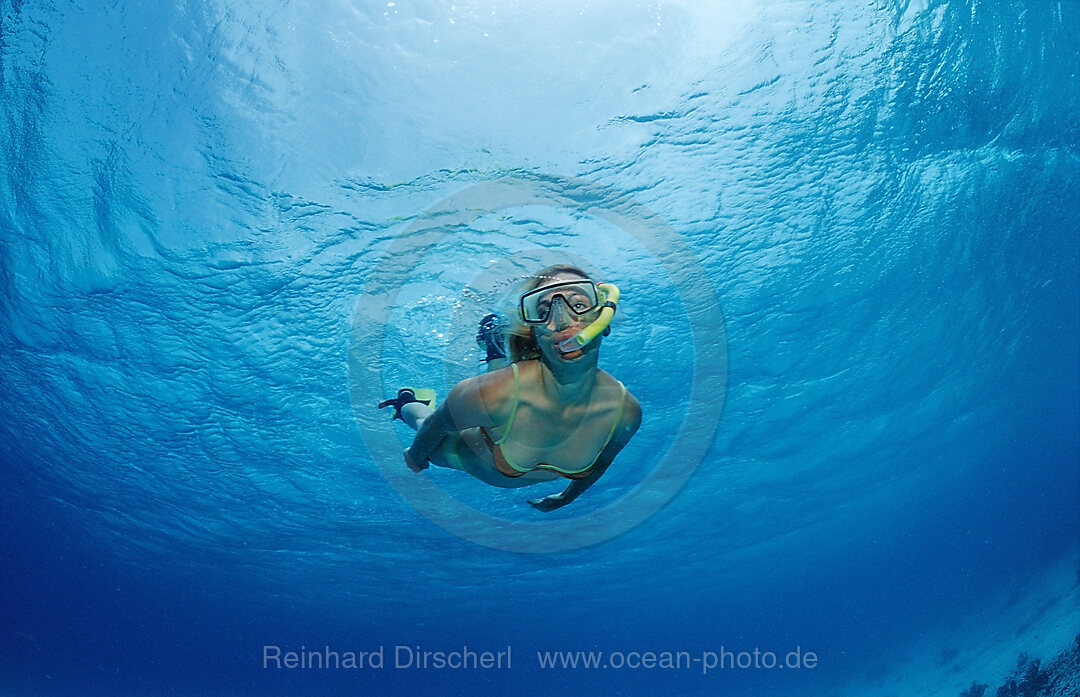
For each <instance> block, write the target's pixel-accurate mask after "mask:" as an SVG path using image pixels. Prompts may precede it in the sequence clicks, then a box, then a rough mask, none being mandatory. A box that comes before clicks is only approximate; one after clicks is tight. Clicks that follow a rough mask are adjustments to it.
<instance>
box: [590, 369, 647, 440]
mask: <svg viewBox="0 0 1080 697" xmlns="http://www.w3.org/2000/svg"><path fill="white" fill-rule="evenodd" d="M597 381H598V383H599V384H600V385H602V386H605V387H609V388H614V389H617V390H619V392H620V394H619V402H620V404H621V407H620V408H621V411H622V416H621V418H620V420H619V423H620V425H622V426H624V427H626V428H630V429H632V430H634V431H636V430H637V427H638V425H640V424H641V402H639V401H638V400H637V397H635V396H634V395H633V393H631V392H630V390H629V389H627V387H626V385H624V384H623V383H622V382H621V381H620V380H618V379H617V378H616V377H615V376H614V375H612V374H611V373H609V372H607V371H606V370H600V371H597Z"/></svg>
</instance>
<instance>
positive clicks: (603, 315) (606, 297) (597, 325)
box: [558, 283, 619, 353]
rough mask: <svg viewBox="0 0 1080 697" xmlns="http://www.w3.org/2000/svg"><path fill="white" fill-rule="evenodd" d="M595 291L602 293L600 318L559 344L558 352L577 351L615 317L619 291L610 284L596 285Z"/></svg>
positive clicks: (596, 335)
mask: <svg viewBox="0 0 1080 697" xmlns="http://www.w3.org/2000/svg"><path fill="white" fill-rule="evenodd" d="M596 287H597V289H599V290H600V292H601V293H603V296H602V297H601V304H600V307H601V310H600V316H599V317H598V318H597V319H596V321H595V322H593V323H592V324H590V325H589V326H587V327H585V328H584V329H582V330H581V331H580V332H578V333H577V334H575V335H573V336H571V337H568V338H566V339H563V340H562V341H560V342H559V344H558V347H559V350H560V351H562V352H563V353H570V352H572V351H577V350H578V349H580V348H581V347H583V346H585V344H587V343H589V342H590V341H592V340H593V339H595V338H596V337H598V336H600V334H601V332H603V331H604V330H605V329H607V327H608V325H609V324H611V318H612V317H614V316H615V305H616V304H618V302H619V289H618V288H616V287H615V286H614V285H612V284H611V283H597V284H596Z"/></svg>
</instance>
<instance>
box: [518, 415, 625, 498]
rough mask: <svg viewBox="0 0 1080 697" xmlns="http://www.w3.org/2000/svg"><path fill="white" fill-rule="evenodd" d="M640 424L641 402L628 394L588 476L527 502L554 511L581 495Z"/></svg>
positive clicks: (602, 473) (612, 459)
mask: <svg viewBox="0 0 1080 697" xmlns="http://www.w3.org/2000/svg"><path fill="white" fill-rule="evenodd" d="M640 426H641V404H640V403H639V402H638V401H637V399H635V398H634V396H633V395H628V396H627V404H626V411H625V412H624V413H623V418H622V421H621V422H620V423H619V426H618V428H616V429H615V435H613V436H612V437H611V441H610V442H609V443H608V444H607V447H606V448H604V451H603V452H602V453H600V457H598V458H597V459H596V463H595V464H594V465H593V470H592V472H590V473H589V476H587V477H582V478H581V479H575V480H573V481H571V482H570V486H568V487H566V489H564V490H563V492H562V493H561V494H552V495H551V496H545V497H544V498H542V499H530V500H529V504H530V505H531V506H532V507H533V508H535V509H536V510H538V511H543V512H544V513H547V512H548V511H554V510H555V509H556V508H562V507H563V506H565V505H566V504H568V503H570V502H571V501H573V500H574V499H576V498H577V497H578V496H581V494H582V493H584V492H585V490H586V489H588V488H589V487H590V486H592V485H593V484H594V483H596V480H597V479H600V477H602V476H603V475H604V472H606V471H607V468H608V467H609V466H610V465H611V463H612V462H614V460H615V456H616V455H618V454H619V452H620V451H621V450H622V449H623V447H624V446H625V445H626V444H627V443H629V442H630V439H631V438H633V437H634V434H635V433H637V430H638V427H640Z"/></svg>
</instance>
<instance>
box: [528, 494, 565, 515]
mask: <svg viewBox="0 0 1080 697" xmlns="http://www.w3.org/2000/svg"><path fill="white" fill-rule="evenodd" d="M568 503H570V501H569V500H568V499H566V498H563V495H562V494H552V495H551V496H545V497H544V498H542V499H529V505H530V506H532V507H533V508H535V509H536V510H538V511H542V512H544V513H547V512H548V511H554V510H555V509H556V508H562V507H563V506H565V505H566V504H568Z"/></svg>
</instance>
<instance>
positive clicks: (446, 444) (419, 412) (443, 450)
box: [401, 402, 466, 472]
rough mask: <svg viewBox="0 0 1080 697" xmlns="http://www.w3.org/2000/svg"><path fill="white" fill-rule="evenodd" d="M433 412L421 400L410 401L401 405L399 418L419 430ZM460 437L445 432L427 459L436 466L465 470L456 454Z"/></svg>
mask: <svg viewBox="0 0 1080 697" xmlns="http://www.w3.org/2000/svg"><path fill="white" fill-rule="evenodd" d="M434 413H435V411H434V410H433V409H432V408H431V407H429V406H428V405H426V404H424V403H423V402H410V403H409V404H405V405H403V406H402V407H401V420H402V421H404V422H405V424H406V425H407V426H408V427H409V428H411V429H413V430H414V431H419V430H420V427H421V426H423V425H424V421H426V420H427V418H428V417H429V416H431V415H432V414H434ZM460 438H461V437H460V436H459V435H458V434H457V433H448V434H446V437H445V438H443V440H442V443H439V447H438V448H436V449H435V452H433V453H432V454H431V457H430V458H428V461H429V462H430V463H431V464H433V465H435V466H436V467H447V468H449V469H455V470H461V471H463V472H464V471H466V470H465V468H464V466H462V464H461V458H459V457H458V455H457V442H458V440H460Z"/></svg>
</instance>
